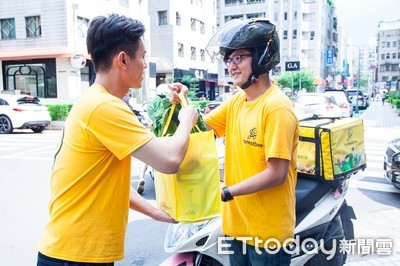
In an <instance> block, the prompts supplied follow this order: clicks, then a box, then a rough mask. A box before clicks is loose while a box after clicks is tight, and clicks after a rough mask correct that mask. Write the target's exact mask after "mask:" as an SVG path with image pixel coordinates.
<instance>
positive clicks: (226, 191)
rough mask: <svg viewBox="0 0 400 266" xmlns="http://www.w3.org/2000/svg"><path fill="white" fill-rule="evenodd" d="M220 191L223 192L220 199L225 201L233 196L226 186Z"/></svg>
mask: <svg viewBox="0 0 400 266" xmlns="http://www.w3.org/2000/svg"><path fill="white" fill-rule="evenodd" d="M222 192H224V199H223V200H222V201H224V202H227V201H230V200H233V196H232V195H231V192H230V191H229V188H228V187H223V188H222Z"/></svg>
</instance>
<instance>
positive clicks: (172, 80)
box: [165, 77, 175, 83]
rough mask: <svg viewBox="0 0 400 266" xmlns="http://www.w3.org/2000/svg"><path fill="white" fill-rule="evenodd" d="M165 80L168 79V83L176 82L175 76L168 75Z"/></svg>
mask: <svg viewBox="0 0 400 266" xmlns="http://www.w3.org/2000/svg"><path fill="white" fill-rule="evenodd" d="M165 81H166V82H167V83H174V82H175V79H174V78H173V77H166V78H165Z"/></svg>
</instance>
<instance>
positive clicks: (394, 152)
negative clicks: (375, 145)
mask: <svg viewBox="0 0 400 266" xmlns="http://www.w3.org/2000/svg"><path fill="white" fill-rule="evenodd" d="M383 170H384V176H385V178H386V179H387V180H388V181H389V182H390V183H391V184H393V186H394V187H395V188H397V189H400V138H397V139H394V140H392V141H390V142H389V144H388V146H387V148H386V154H385V158H384V161H383Z"/></svg>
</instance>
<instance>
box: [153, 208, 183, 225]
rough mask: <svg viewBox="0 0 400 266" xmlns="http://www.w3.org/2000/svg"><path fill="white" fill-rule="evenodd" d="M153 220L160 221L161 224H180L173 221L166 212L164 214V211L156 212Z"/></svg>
mask: <svg viewBox="0 0 400 266" xmlns="http://www.w3.org/2000/svg"><path fill="white" fill-rule="evenodd" d="M152 218H153V220H156V221H159V222H165V223H172V224H177V223H178V222H177V221H175V220H174V219H172V218H171V217H170V216H169V215H168V214H167V213H166V212H163V211H162V210H159V209H157V210H155V211H154V214H153V216H152Z"/></svg>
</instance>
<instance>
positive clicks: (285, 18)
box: [218, 0, 338, 85]
mask: <svg viewBox="0 0 400 266" xmlns="http://www.w3.org/2000/svg"><path fill="white" fill-rule="evenodd" d="M329 2H330V1H325V0H323V1H322V0H291V1H289V0H219V1H218V26H221V25H223V24H224V23H226V22H227V21H229V20H231V19H241V18H257V17H261V18H267V19H269V20H270V21H271V22H272V23H274V24H275V25H276V27H277V30H278V33H279V36H280V41H281V43H280V47H281V63H280V64H279V65H278V66H277V67H276V68H275V69H273V70H272V75H273V76H278V75H280V74H282V73H283V72H284V71H285V63H286V62H291V61H300V67H301V70H308V71H312V72H313V73H314V74H315V77H316V84H317V85H324V83H325V79H326V78H327V77H328V76H329V75H330V74H331V73H332V72H335V70H336V68H337V55H338V32H337V25H338V23H337V17H336V15H335V12H334V8H333V7H332V6H331V5H330V3H329ZM328 50H330V52H329V54H330V55H332V58H330V60H329V62H328V64H327V53H328V52H327V51H328ZM219 75H220V76H221V77H220V79H221V78H222V77H224V78H225V79H226V80H229V77H228V72H227V69H226V68H225V67H224V66H223V65H222V64H221V65H220V66H219Z"/></svg>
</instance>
